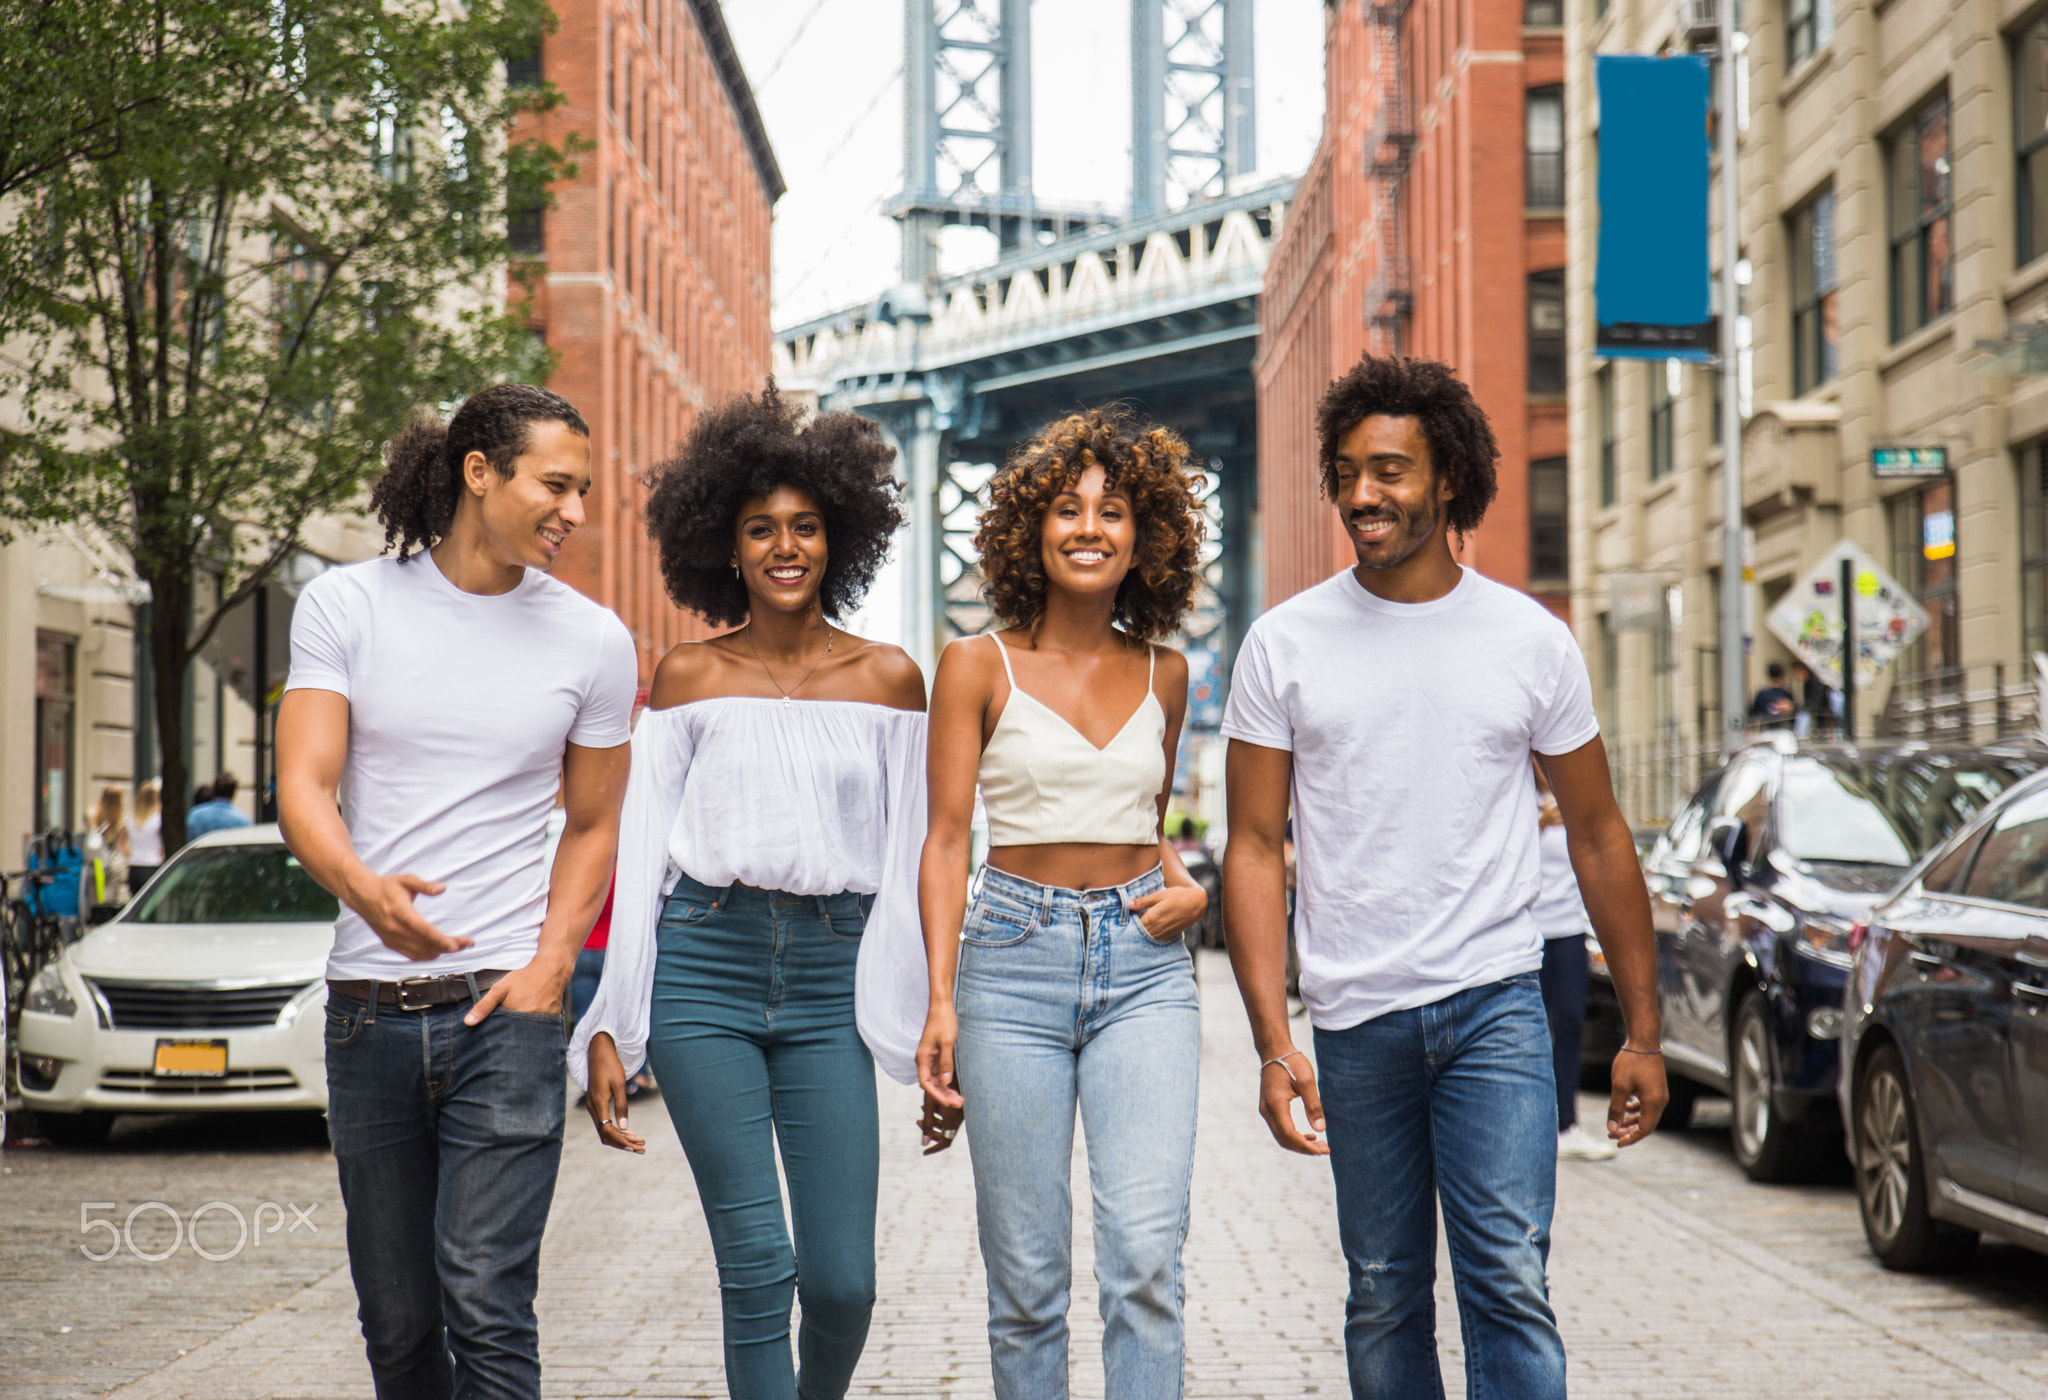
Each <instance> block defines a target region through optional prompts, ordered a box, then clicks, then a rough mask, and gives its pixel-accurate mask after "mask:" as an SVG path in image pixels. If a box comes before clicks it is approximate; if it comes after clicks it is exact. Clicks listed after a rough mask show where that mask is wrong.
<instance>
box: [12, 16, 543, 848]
mask: <svg viewBox="0 0 2048 1400" xmlns="http://www.w3.org/2000/svg"><path fill="white" fill-rule="evenodd" d="M101 3H102V5H103V8H104V10H106V11H108V12H120V13H123V14H125V15H126V18H124V19H122V20H120V21H111V20H110V21H108V22H106V23H104V24H101V25H99V26H98V27H97V28H92V27H88V28H87V29H86V30H85V31H84V32H83V38H81V39H80V40H79V42H81V43H82V42H85V41H86V40H88V39H90V40H93V41H94V42H103V43H104V44H105V45H106V46H108V51H106V52H99V51H92V52H87V53H84V54H80V53H76V52H73V53H70V54H69V55H68V56H67V57H66V59H65V61H64V63H63V64H61V65H59V66H58V67H57V68H56V69H54V70H53V75H52V81H53V82H54V83H57V84H59V85H63V84H67V83H68V84H71V85H73V86H75V84H76V83H77V82H79V81H86V82H92V81H99V82H101V83H102V84H103V85H104V86H105V88H106V92H105V94H103V95H102V96H100V97H95V96H93V95H92V94H90V93H78V92H75V91H73V92H70V93H69V95H68V96H60V97H59V98H57V99H54V100H53V104H52V110H53V111H54V112H58V113H60V114H62V115H61V116H60V117H59V118H57V119H55V120H54V121H53V127H54V126H56V125H63V126H64V131H65V134H63V135H62V136H61V137H60V136H59V135H55V134H51V133H45V135H44V137H42V138H40V139H41V145H37V144H36V140H34V139H30V140H25V141H16V142H15V146H14V148H13V149H18V150H20V151H25V152H29V154H28V155H16V156H14V157H12V159H13V160H14V162H15V166H16V168H17V169H16V175H15V179H16V180H17V183H16V185H15V187H14V189H13V192H12V194H11V195H9V196H7V206H6V210H7V213H6V216H5V220H4V225H0V337H4V349H0V401H5V400H8V399H11V400H12V409H11V412H10V414H9V416H10V417H11V418H12V420H13V421H12V422H11V423H9V424H8V425H7V426H4V427H0V521H5V522H11V523H13V524H16V525H21V526H29V527H33V526H36V525H41V524H46V523H49V522H54V521H66V520H70V521H87V522H91V523H92V524H94V525H97V526H98V527H99V528H100V529H101V530H102V531H104V532H105V533H106V534H107V535H108V536H109V537H111V538H112V539H114V540H115V541H116V542H118V543H119V544H121V545H122V546H124V547H125V548H126V549H127V550H128V552H129V554H130V555H131V557H132V558H133V560H134V564H135V569H136V572H137V574H138V575H139V576H140V577H141V578H142V580H143V581H145V582H146V583H147V584H148V585H149V589H150V594H151V627H150V639H149V645H150V656H151V661H152V669H153V674H154V695H153V696H152V701H153V707H154V710H155V715H156V722H157V727H158V733H159V734H160V735H161V736H162V743H163V781H164V793H165V798H166V801H165V804H164V837H165V842H166V845H167V847H170V848H175V847H176V846H177V845H179V844H182V842H183V839H184V819H185V810H184V804H183V802H182V801H181V800H180V797H181V795H182V794H183V793H185V792H186V791H188V790H189V786H190V780H191V776H192V775H191V774H189V773H188V772H187V771H186V762H185V756H184V755H185V743H184V740H185V735H184V725H185V722H186V715H185V712H184V705H183V695H184V685H185V677H186V674H187V671H188V669H189V668H190V666H191V663H192V659H193V657H194V655H195V654H196V653H197V652H198V651H199V650H200V648H202V647H203V646H204V645H205V644H206V642H207V641H208V639H209V638H210V637H211V636H212V634H213V632H214V630H215V629H216V628H217V626H218V625H219V623H220V620H221V617H222V614H223V613H224V612H226V611H227V610H228V609H230V608H232V607H234V606H236V605H237V604H239V603H241V602H242V601H243V600H245V599H247V598H248V597H249V596H250V595H251V594H252V593H253V592H254V591H255V590H256V589H257V588H258V587H259V586H261V584H262V583H263V581H264V580H265V579H266V578H267V577H268V576H269V574H270V573H271V571H272V570H273V569H274V568H275V567H276V566H277V565H278V564H279V563H280V562H281V561H282V560H283V559H284V558H286V557H287V556H288V555H289V554H290V553H291V551H292V550H293V549H294V548H295V547H296V546H297V544H298V540H299V535H300V531H301V529H302V527H303V526H304V525H305V524H306V522H307V521H308V520H309V519H310V518H311V517H313V516H315V515H318V514H321V513H323V512H328V511H332V510H335V509H337V508H342V507H346V506H348V505H350V504H351V503H353V502H355V501H356V500H358V499H359V497H360V493H361V490H362V487H363V484H364V481H365V479H366V477H367V476H368V475H369V474H370V473H371V472H373V471H374V470H375V469H376V468H377V466H378V464H379V460H380V453H381V446H382V444H383V442H384V441H385V440H386V439H387V438H388V437H389V436H390V434H391V432H392V430H393V428H394V427H395V426H396V425H397V424H398V423H399V422H400V421H401V420H403V418H404V417H405V416H406V414H407V413H408V412H409V411H411V410H412V409H413V408H415V407H416V406H421V405H436V404H443V403H447V402H449V401H452V400H455V399H459V398H460V397H461V396H462V395H463V394H464V393H466V392H468V391H469V390H470V389H472V388H474V387H475V386H477V385H478V384H480V383H485V382H490V381H493V380H497V379H502V378H531V379H542V378H544V377H545V375H546V373H547V371H548V369H549V368H550V365H551V362H550V357H549V355H548V352H547V350H546V347H545V346H543V345H541V344H540V343H539V342H538V341H537V340H536V339H535V337H533V336H532V334H531V333H530V332H528V331H527V330H526V329H525V328H524V326H523V324H522V322H521V320H520V318H519V317H518V316H517V315H515V314H509V313H508V311H507V309H506V296H505V293H506V284H507V279H508V277H509V278H511V279H515V280H516V279H519V278H522V277H525V276H528V275H530V273H531V271H532V269H531V267H530V265H527V264H523V263H521V262H520V261H518V259H517V258H516V256H515V255H514V251H513V248H512V244H511V242H510V240H509V238H508V219H509V220H511V221H512V222H513V223H514V224H516V223H517V222H518V221H519V220H520V219H521V218H522V217H530V213H531V211H534V210H537V209H539V208H541V207H542V206H543V205H544V204H545V203H546V202H547V194H546V191H547V187H548V185H549V184H550V183H551V182H552V181H554V180H557V179H561V178H563V177H565V176H566V175H568V174H571V173H573V167H571V166H569V164H568V156H569V155H570V154H571V152H566V151H563V150H560V149H556V148H553V147H550V146H547V145H545V144H542V143H540V142H536V141H531V140H520V141H514V140H512V139H511V128H512V123H513V120H514V118H515V116H516V115H517V114H518V113H519V112H520V111H521V110H529V109H538V108H544V107H546V106H548V105H550V104H551V103H552V102H554V101H555V100H557V99H558V95H557V94H555V93H554V92H553V90H552V89H548V88H540V89H534V88H516V89H509V90H508V87H507V85H506V83H505V80H504V65H503V58H504V56H505V55H507V54H513V55H518V54H524V53H531V52H533V51H534V49H535V46H536V45H537V44H538V43H539V42H540V39H541V37H542V35H543V33H544V32H545V31H546V30H547V29H548V28H550V27H551V26H552V24H553V15H552V13H551V12H550V11H549V10H548V9H547V8H546V5H545V4H544V3H543V0H471V3H469V4H468V5H467V6H466V7H465V6H461V5H452V4H445V3H442V0H138V3H134V4H127V3H120V4H114V5H104V0H101ZM61 8H68V5H66V6H62V7H61ZM138 14H139V15H140V16H141V18H140V19H136V18H135V16H136V15H138ZM12 48H13V41H12V40H7V41H0V53H5V52H11V51H12ZM4 69H5V65H4V64H0V71H4ZM10 85H11V84H10ZM12 100H13V99H11V98H10V99H7V101H12ZM11 119H12V118H11V116H10V109H9V108H8V107H7V106H6V103H5V102H4V101H0V125H4V123H5V121H7V120H11ZM17 125H19V124H18V123H17ZM5 135H6V133H5V132H4V131H0V136H5ZM52 152H54V154H51V153H52ZM37 153H41V154H37ZM8 158H9V157H8V156H7V153H6V152H5V151H0V163H4V161H5V160H6V159H8ZM6 174H7V171H6V170H5V169H4V168H0V177H5V176H6ZM202 581H203V582H204V583H205V584H207V585H210V586H206V587H202V586H201V584H202Z"/></svg>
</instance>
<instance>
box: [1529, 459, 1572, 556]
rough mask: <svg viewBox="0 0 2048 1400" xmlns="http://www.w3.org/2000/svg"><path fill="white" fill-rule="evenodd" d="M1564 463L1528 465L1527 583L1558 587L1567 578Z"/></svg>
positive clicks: (1568, 533)
mask: <svg viewBox="0 0 2048 1400" xmlns="http://www.w3.org/2000/svg"><path fill="white" fill-rule="evenodd" d="M1565 467H1566V463H1565V459H1564V458H1562V457H1546V458H1544V459H1543V460H1542V461H1540V462H1531V463H1530V464H1529V583H1530V585H1531V586H1532V587H1533V586H1535V585H1537V584H1539V583H1551V584H1562V583H1564V582H1565V581H1566V580H1567V579H1569V578H1570V577H1571V569H1570V567H1569V559H1568V555H1567V541H1568V540H1569V539H1570V537H1571V521H1570V519H1569V518H1568V512H1567V509H1566V505H1567V502H1568V500H1569V495H1568V489H1567V487H1566V484H1565Z"/></svg>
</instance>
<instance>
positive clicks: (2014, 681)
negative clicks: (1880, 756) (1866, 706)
mask: <svg viewBox="0 0 2048 1400" xmlns="http://www.w3.org/2000/svg"><path fill="white" fill-rule="evenodd" d="M2040 723H2041V712H2040V680H2039V673H2038V672H2037V670H2036V667H2035V663H2034V662H2032V661H1996V662H1991V663H1988V664H1986V665H1979V666H1954V667H1946V668H1943V669H1940V670H1933V671H1921V672H1918V673H1917V674H1912V675H1902V676H1900V677H1898V678H1897V679H1896V680H1894V681H1893V682H1892V689H1891V695H1890V696H1889V697H1888V698H1887V699H1886V701H1885V706H1884V712H1883V714H1881V715H1880V716H1879V717H1878V725H1877V732H1878V734H1879V735H1880V736H1882V737H1884V738H1888V739H1924V740H1926V741H1927V742H1928V743H1940V744H1988V743H1993V742H1996V741H1998V740H2001V739H2007V740H2010V739H2024V738H2027V737H2029V736H2031V735H2033V734H2035V733H2037V732H2038V730H2039V728H2040Z"/></svg>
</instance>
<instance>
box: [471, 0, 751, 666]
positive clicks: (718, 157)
mask: <svg viewBox="0 0 2048 1400" xmlns="http://www.w3.org/2000/svg"><path fill="white" fill-rule="evenodd" d="M555 11H556V13H557V15H559V16H560V20H561V24H560V28H559V29H558V30H557V31H556V32H555V34H554V35H552V36H551V37H550V38H549V39H548V40H547V42H546V44H545V45H544V46H543V47H542V50H541V53H540V54H539V56H538V59H537V61H529V62H527V63H525V64H516V63H515V64H512V65H509V66H508V67H509V71H510V77H511V80H512V81H514V82H527V83H534V82H539V81H541V80H542V79H545V80H546V81H547V82H550V83H553V84H554V85H555V86H556V87H557V88H559V89H561V92H562V96H563V101H562V103H561V105H560V106H558V107H556V108H555V109H554V110H553V111H552V112H549V113H546V114H544V115H542V116H538V117H536V116H531V115H529V116H527V117H525V118H522V119H521V126H520V128H519V130H518V133H517V134H518V135H521V136H526V135H532V136H538V137H541V138H542V139H545V140H548V141H551V142H554V143H556V144H558V145H559V144H562V143H564V142H566V141H568V140H569V139H570V136H571V134H572V133H574V134H575V135H577V136H580V137H582V138H583V139H584V140H586V141H588V142H590V143H592V148H591V149H587V150H585V151H583V152H582V153H581V154H579V155H578V156H577V157H576V164H577V174H576V177H575V178H574V179H572V180H568V181H565V182H563V183H562V184H560V185H558V186H557V187H556V188H555V190H554V201H555V202H554V207H553V208H552V209H548V210H545V211H538V212H536V213H534V214H530V215H528V216H526V217H525V218H523V219H518V220H515V222H514V240H515V244H518V245H520V246H522V248H523V249H524V251H526V252H527V253H528V254H529V255H531V256H534V257H537V258H539V259H540V260H542V261H543V262H544V263H545V267H544V269H543V271H542V276H541V278H540V279H539V281H538V282H537V284H536V286H535V289H534V292H533V295H532V297H531V300H530V302H529V307H528V310H529V314H530V316H531V318H532V325H533V326H534V329H535V331H536V333H538V334H540V335H543V336H545V337H546V339H547V343H548V345H549V346H550V347H551V348H552V349H553V350H555V352H556V353H557V354H559V355H560V356H561V361H560V364H559V366H558V368H557V369H556V371H555V375H554V379H553V381H552V385H551V387H552V388H554V389H555V390H556V392H558V393H560V394H562V395H564V396H565V397H567V398H568V399H569V400H570V401H571V402H572V403H574V404H575V405H576V406H577V407H578V408H580V409H581V410H582V411H583V415H584V417H585V418H587V419H588V420H589V421H590V427H591V456H592V461H593V464H594V466H595V468H596V484H595V486H594V488H593V489H592V491H591V494H590V499H589V502H588V508H589V519H588V523H587V524H586V525H585V526H584V528H583V529H582V530H580V531H578V532H577V533H576V535H575V536H574V537H572V538H571V540H570V542H569V545H568V547H567V548H566V549H565V550H564V551H563V554H562V558H561V561H560V563H558V564H557V565H556V568H555V573H556V575H557V576H558V577H560V578H562V579H563V580H565V581H566V582H568V583H570V584H572V585H574V586H575V587H576V588H578V589H580V590H582V591H583V592H584V593H587V594H589V595H590V596H591V597H592V598H595V599H597V600H598V601H599V602H602V603H605V604H606V605H608V606H610V607H612V608H613V609H615V610H616V611H617V612H618V614H619V616H620V617H621V618H623V619H624V620H625V623H626V625H627V627H629V628H630V629H631V630H632V632H633V636H634V639H635V640H636V641H637V642H638V643H639V644H640V650H641V676H642V679H643V681H644V680H645V679H647V678H648V677H649V676H651V674H652V668H653V663H654V662H655V661H656V660H658V659H659V658H660V656H661V654H662V652H663V651H665V650H666V649H667V648H668V647H669V646H671V645H672V644H674V643H675V642H678V641H682V640H685V639H687V638H689V637H694V636H701V635H703V633H704V630H705V629H704V628H703V626H702V624H701V623H700V622H698V620H697V619H696V618H695V617H694V616H693V615H691V614H687V613H683V612H680V611H678V610H677V609H676V608H675V606H674V605H673V604H671V603H670V602H669V601H668V599H667V597H666V596H665V595H664V594H663V592H662V587H661V580H660V575H659V572H658V571H657V569H656V567H655V561H654V552H653V545H652V543H651V542H650V541H649V540H648V538H647V534H646V531H645V529H644V528H643V527H642V525H641V504H642V502H643V500H644V498H645V491H644V488H642V487H641V486H640V484H639V480H638V478H639V476H640V474H641V473H642V472H643V471H645V470H646V469H647V467H648V466H650V465H651V464H653V463H655V462H658V461H660V460H661V459H662V458H663V457H664V456H666V455H667V454H668V453H669V451H670V450H671V449H672V448H673V447H674V445H675V443H676V441H677V439H678V438H680V437H681V436H682V434H683V433H685V432H687V431H688V430H689V426H690V424H691V422H692V420H693V418H694V416H695V414H696V411H697V409H698V407H699V406H700V405H703V404H707V403H712V402H715V401H717V400H718V399H721V398H724V397H725V396H726V395H728V394H733V393H737V392H740V391H742V390H755V389H759V388H760V386H761V382H762V380H763V379H764V378H765V377H766V376H767V374H768V367H769V345H770V339H771V337H770V331H769V325H768V254H769V220H770V217H771V213H772V210H773V208H774V205H775V201H776V200H777V199H779V198H780V197H781V195H782V192H783V183H782V174H781V171H780V170H779V169H777V167H776V163H775V153H774V151H773V150H772V149H770V147H769V144H768V133H767V128H766V127H765V126H763V124H762V122H761V114H760V112H759V111H758V110H757V109H756V107H755V105H754V95H753V91H752V89H751V88H750V87H749V86H748V83H747V77H746V73H745V71H744V70H743V69H742V68H741V66H740V61H739V55H738V53H737V52H736V51H735V50H734V48H733V43H732V38H731V35H730V34H728V33H727V31H726V27H725V19H724V16H723V14H722V13H721V11H720V7H719V5H718V0H556V3H555ZM514 295H515V296H516V295H518V293H516V292H515V294H514Z"/></svg>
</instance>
